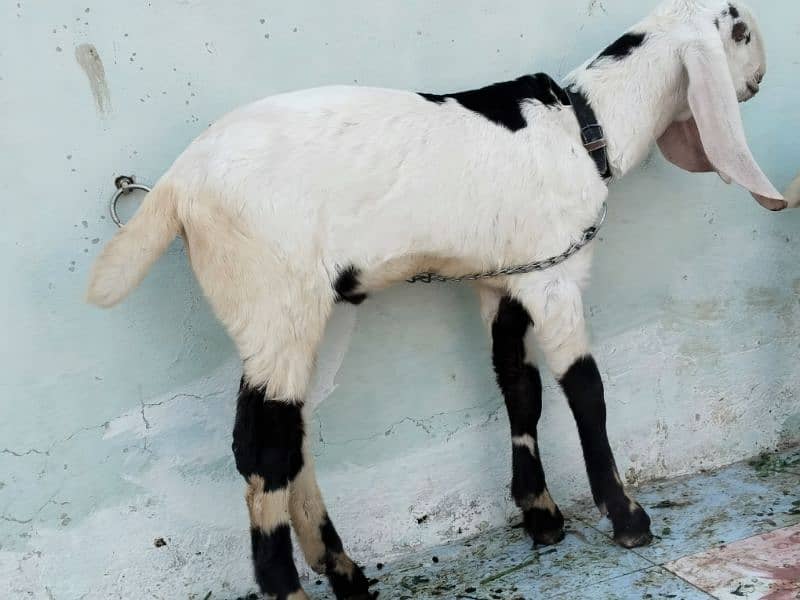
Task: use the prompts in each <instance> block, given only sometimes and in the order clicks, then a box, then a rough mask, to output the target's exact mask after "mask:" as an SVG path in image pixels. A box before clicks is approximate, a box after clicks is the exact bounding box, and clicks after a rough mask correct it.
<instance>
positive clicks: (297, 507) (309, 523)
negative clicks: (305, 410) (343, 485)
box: [289, 438, 377, 600]
mask: <svg viewBox="0 0 800 600" xmlns="http://www.w3.org/2000/svg"><path fill="white" fill-rule="evenodd" d="M289 489H290V497H289V512H290V514H291V518H292V525H293V526H294V530H295V533H296V534H297V539H298V541H299V543H300V547H301V548H302V549H303V554H304V555H305V557H306V561H307V562H308V564H309V565H310V566H311V568H312V569H314V571H316V572H317V573H320V574H325V575H326V576H327V577H328V581H330V584H331V587H332V588H333V592H334V594H335V595H336V598H337V600H345V599H348V600H369V599H371V598H375V597H377V593H372V592H370V591H369V580H367V578H366V577H365V576H364V572H363V571H362V570H361V568H360V567H359V566H358V565H357V564H355V563H354V562H353V561H352V560H351V559H350V557H349V556H348V555H347V554H346V553H345V551H344V547H343V545H342V540H341V539H340V538H339V534H338V533H337V532H336V528H335V527H334V526H333V523H332V522H331V519H330V517H329V516H328V511H327V510H326V508H325V503H324V502H323V500H322V494H321V492H320V490H319V485H318V484H317V480H316V475H315V473H314V457H313V456H312V455H311V451H310V448H309V440H308V438H306V443H305V444H304V446H303V467H302V469H301V470H300V473H299V474H298V475H297V477H296V478H295V479H294V481H292V483H291V485H290V486H289Z"/></svg>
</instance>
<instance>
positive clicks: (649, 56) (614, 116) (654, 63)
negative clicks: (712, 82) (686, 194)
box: [568, 44, 686, 177]
mask: <svg viewBox="0 0 800 600" xmlns="http://www.w3.org/2000/svg"><path fill="white" fill-rule="evenodd" d="M590 65H591V62H589V63H587V64H585V65H584V66H582V67H580V68H578V69H576V70H575V71H573V72H572V73H571V74H570V75H569V77H568V81H569V83H572V84H575V85H577V86H578V87H579V88H580V89H581V90H582V91H583V93H584V94H585V95H586V97H587V98H588V99H589V102H590V103H591V105H592V108H593V109H594V111H595V113H596V114H597V118H598V120H599V122H600V124H601V125H602V126H603V129H604V131H605V136H606V141H607V143H608V150H607V151H608V158H609V161H610V163H611V166H612V169H613V172H614V176H615V177H622V176H623V175H625V174H626V173H627V172H628V171H630V170H631V169H632V168H634V167H636V166H637V165H638V164H639V163H641V162H642V160H644V158H645V157H646V156H647V154H648V153H649V152H650V149H651V148H652V146H653V142H654V141H655V140H656V139H657V138H658V137H660V136H661V134H662V133H664V131H665V130H666V128H667V127H668V126H669V124H670V123H672V121H674V120H675V118H676V117H677V116H678V115H680V114H681V113H682V112H685V110H686V77H685V75H684V69H683V65H682V63H681V61H680V58H679V54H678V52H676V50H675V49H674V48H666V47H661V48H659V47H658V45H657V44H648V45H647V46H645V47H643V48H637V49H635V50H634V51H633V53H632V54H631V55H630V56H627V57H625V58H623V59H621V60H614V59H602V60H601V61H600V62H598V63H597V64H596V65H595V66H590Z"/></svg>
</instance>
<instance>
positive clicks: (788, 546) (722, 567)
mask: <svg viewBox="0 0 800 600" xmlns="http://www.w3.org/2000/svg"><path fill="white" fill-rule="evenodd" d="M636 496H637V498H638V500H639V501H640V502H641V504H642V505H643V506H645V507H647V508H648V509H649V513H650V516H651V518H652V520H653V525H652V530H653V533H654V534H655V536H656V538H655V540H654V542H653V543H652V544H651V545H650V546H648V547H646V548H640V549H637V550H634V551H628V550H623V549H622V548H619V547H617V546H616V545H614V543H613V542H612V540H611V527H610V523H609V522H608V521H607V520H606V519H599V518H598V514H597V511H596V509H594V507H593V506H591V505H590V504H589V503H585V504H582V505H578V506H575V507H572V509H571V510H567V511H565V513H566V516H567V519H568V523H567V527H568V530H567V536H566V539H565V540H564V541H563V542H562V543H560V544H559V545H557V546H553V547H546V548H538V549H537V548H533V547H532V543H531V542H530V540H529V539H528V537H527V536H526V534H525V532H524V531H523V530H522V529H521V528H519V527H515V526H513V525H512V526H510V527H508V528H504V529H500V530H493V531H487V532H486V533H485V534H482V535H480V536H478V537H475V538H472V539H469V540H465V541H462V542H459V543H453V544H449V545H446V546H441V547H437V548H434V549H428V550H424V551H419V552H415V553H413V555H409V556H408V557H407V558H404V559H402V560H399V561H397V562H396V563H392V564H388V565H385V566H381V567H382V568H380V569H379V568H378V565H368V566H367V574H368V576H369V577H374V578H375V579H376V580H377V582H376V584H375V588H374V589H376V590H380V597H381V598H385V599H391V600H427V599H442V598H447V599H468V600H489V599H496V600H523V599H534V598H536V599H539V598H591V599H606V598H620V599H634V598H636V599H639V598H653V599H655V598H683V599H687V600H695V599H701V598H730V599H731V600H739V599H741V598H746V599H748V598H749V599H755V598H769V600H790V599H796V598H800V567H798V565H800V449H795V450H793V451H789V452H784V453H781V454H775V455H764V456H762V457H760V458H758V459H755V460H751V461H748V462H745V463H739V464H736V465H733V466H731V467H727V468H724V469H721V470H719V471H713V472H706V473H701V474H697V475H692V476H688V477H683V478H679V479H672V480H667V481H659V482H652V483H648V484H645V485H643V486H641V488H640V489H639V490H638V491H637V493H636ZM307 587H308V588H309V593H310V595H311V597H312V598H314V599H315V600H323V599H324V600H328V599H330V598H333V596H332V595H331V594H330V592H329V591H328V589H327V584H325V583H324V582H322V581H317V582H314V581H312V582H310V583H308V584H307Z"/></svg>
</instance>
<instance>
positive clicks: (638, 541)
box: [614, 504, 653, 548]
mask: <svg viewBox="0 0 800 600" xmlns="http://www.w3.org/2000/svg"><path fill="white" fill-rule="evenodd" d="M614 541H615V542H616V543H617V544H619V545H620V546H622V547H623V548H638V547H640V546H646V545H647V544H649V543H650V542H651V541H653V534H652V533H650V517H649V516H648V515H647V513H646V512H645V511H644V509H643V508H642V507H641V506H639V505H638V504H637V505H636V508H635V509H634V510H633V512H632V513H631V514H629V515H626V516H625V517H624V518H623V519H622V523H617V522H615V523H614Z"/></svg>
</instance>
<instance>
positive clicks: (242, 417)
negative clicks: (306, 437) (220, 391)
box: [232, 379, 303, 600]
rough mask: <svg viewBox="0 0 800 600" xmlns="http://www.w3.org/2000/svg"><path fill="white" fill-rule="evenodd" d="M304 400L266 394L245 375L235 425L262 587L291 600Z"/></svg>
mask: <svg viewBox="0 0 800 600" xmlns="http://www.w3.org/2000/svg"><path fill="white" fill-rule="evenodd" d="M302 444H303V415H302V407H301V405H299V404H292V403H289V402H281V401H277V400H272V399H269V398H267V397H266V394H265V391H264V389H259V388H254V387H251V386H249V385H247V384H246V383H245V382H244V379H242V383H241V385H240V387H239V400H238V402H237V406H236V422H235V425H234V428H233V445H232V446H233V454H234V458H235V459H236V468H237V469H238V471H239V472H240V473H241V474H242V476H243V477H244V478H245V479H246V480H247V482H248V485H249V489H248V493H247V502H248V508H249V510H250V541H251V549H252V558H253V567H254V569H255V577H256V581H257V582H258V585H259V587H260V589H261V591H262V592H263V593H265V594H269V595H271V596H275V597H276V598H277V599H278V600H287V599H288V597H289V595H290V594H293V593H296V592H299V590H300V589H301V588H300V580H299V578H298V576H297V569H296V567H295V565H294V560H293V557H292V543H291V536H290V532H289V524H288V522H286V520H287V519H288V514H289V513H288V489H287V488H288V486H289V482H291V481H292V480H293V479H294V478H295V477H296V476H297V474H298V473H299V472H300V469H301V468H302V467H303V454H302Z"/></svg>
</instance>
